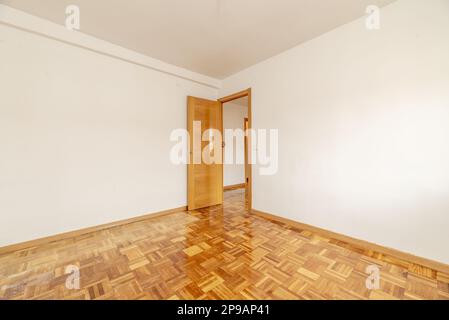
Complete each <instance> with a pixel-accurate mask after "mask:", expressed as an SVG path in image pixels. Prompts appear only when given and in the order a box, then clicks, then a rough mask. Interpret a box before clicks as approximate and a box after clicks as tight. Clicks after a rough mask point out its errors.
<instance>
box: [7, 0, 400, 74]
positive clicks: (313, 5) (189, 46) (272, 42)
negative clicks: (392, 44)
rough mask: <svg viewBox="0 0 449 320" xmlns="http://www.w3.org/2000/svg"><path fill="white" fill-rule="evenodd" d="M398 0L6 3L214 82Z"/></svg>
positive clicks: (47, 0)
mask: <svg viewBox="0 0 449 320" xmlns="http://www.w3.org/2000/svg"><path fill="white" fill-rule="evenodd" d="M393 1H395V0H0V3H2V4H5V5H8V6H11V7H13V8H16V9H19V10H22V11H25V12H28V13H31V14H33V15H36V16H38V17H41V18H45V19H48V20H50V21H53V22H56V23H58V24H64V21H65V17H66V16H65V8H66V6H67V5H69V4H76V5H78V6H79V7H80V9H81V30H80V31H81V32H83V33H86V34H89V35H92V36H95V37H97V38H101V39H103V40H107V41H109V42H112V43H114V44H117V45H121V46H123V47H125V48H128V49H131V50H134V51H137V52H139V53H143V54H146V55H148V56H150V57H153V58H156V59H159V60H162V61H165V62H168V63H170V64H173V65H176V66H180V67H184V68H186V69H189V70H192V71H196V72H199V73H202V74H205V75H208V76H212V77H215V78H219V79H222V78H225V77H227V76H229V75H232V74H234V73H236V72H238V71H240V70H242V69H244V68H247V67H249V66H251V65H253V64H256V63H258V62H260V61H263V60H265V59H267V58H269V57H271V56H273V55H276V54H278V53H281V52H283V51H285V50H287V49H289V48H292V47H294V46H296V45H298V44H300V43H303V42H305V41H307V40H310V39H312V38H314V37H317V36H319V35H321V34H323V33H325V32H327V31H330V30H332V29H334V28H336V27H338V26H340V25H343V24H345V23H348V22H350V21H352V20H355V19H357V18H359V17H362V16H363V15H364V14H365V9H366V7H367V6H368V5H378V6H384V5H386V4H389V3H391V2H393Z"/></svg>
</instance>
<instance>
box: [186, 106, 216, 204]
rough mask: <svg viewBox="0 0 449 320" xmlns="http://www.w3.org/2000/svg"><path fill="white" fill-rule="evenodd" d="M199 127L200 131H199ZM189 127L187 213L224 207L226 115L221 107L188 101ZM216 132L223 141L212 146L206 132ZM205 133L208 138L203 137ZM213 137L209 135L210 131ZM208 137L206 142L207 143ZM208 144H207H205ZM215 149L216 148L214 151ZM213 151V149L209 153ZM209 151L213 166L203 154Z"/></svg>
mask: <svg viewBox="0 0 449 320" xmlns="http://www.w3.org/2000/svg"><path fill="white" fill-rule="evenodd" d="M199 124H200V127H201V129H199ZM187 127H188V131H189V135H190V145H189V153H190V154H189V160H190V161H189V165H188V187H187V194H188V209H189V210H195V209H199V208H204V207H209V206H214V205H217V204H222V203H223V144H222V141H221V137H222V134H223V113H222V104H221V102H218V101H211V100H206V99H201V98H195V97H188V101H187ZM209 129H216V130H218V131H219V132H220V133H221V135H220V141H215V142H216V143H215V144H212V143H211V141H210V140H209V141H208V140H207V137H208V136H209V135H208V134H207V132H206V131H207V130H209ZM205 132H206V135H205V134H204V133H205ZM208 132H209V133H210V131H208ZM204 136H206V139H204V138H205V137H204ZM203 140H205V141H203ZM213 145H215V148H214V147H213ZM209 148H211V149H209ZM205 149H207V150H206V153H208V152H209V154H210V151H211V153H212V154H213V156H214V158H215V160H217V159H218V160H219V161H214V163H207V162H210V161H204V159H203V157H202V154H203V151H204V150H205Z"/></svg>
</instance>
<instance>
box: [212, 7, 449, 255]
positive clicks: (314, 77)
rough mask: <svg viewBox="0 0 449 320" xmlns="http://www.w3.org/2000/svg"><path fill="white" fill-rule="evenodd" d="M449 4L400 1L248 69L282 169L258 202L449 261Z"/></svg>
mask: <svg viewBox="0 0 449 320" xmlns="http://www.w3.org/2000/svg"><path fill="white" fill-rule="evenodd" d="M448 39H449V1H447V0H428V1H422V0H400V1H398V2H396V3H393V4H392V5H390V6H387V7H385V8H384V9H382V11H381V30H379V31H367V29H366V28H365V20H364V19H359V20H357V21H354V22H352V23H349V24H347V25H345V26H343V27H340V28H338V29H336V30H334V31H331V32H329V33H327V34H325V35H323V36H321V37H319V38H317V39H314V40H312V41H310V42H308V43H306V44H303V45H300V46H298V47H295V48H293V49H291V50H289V51H287V52H285V53H283V54H281V55H278V56H276V57H273V58H271V59H269V60H267V61H265V62H263V63H260V64H258V65H256V66H253V67H251V68H249V69H247V70H244V71H242V72H240V73H238V74H236V75H234V76H232V77H230V78H228V79H226V80H225V81H224V83H223V86H224V87H223V89H222V90H221V92H220V96H225V95H226V94H230V93H233V92H237V91H239V90H242V89H245V88H248V87H252V89H253V91H252V92H253V101H252V102H253V126H254V127H255V128H278V129H279V136H280V144H279V149H280V151H279V153H280V158H279V171H278V173H277V174H276V175H274V176H259V175H258V171H257V169H258V167H257V166H255V167H254V170H255V171H254V184H253V185H254V189H253V197H254V199H253V201H254V202H253V206H254V208H255V209H258V210H261V211H265V212H270V213H274V214H277V215H281V216H284V217H286V218H290V219H293V220H297V221H301V222H304V223H308V224H312V225H315V226H319V227H322V228H326V229H329V230H333V231H336V232H340V233H343V234H346V235H350V236H353V237H356V238H359V239H364V240H368V241H371V242H375V243H378V244H381V245H385V246H388V247H392V248H396V249H399V250H402V251H405V252H410V253H414V254H416V255H419V256H423V257H426V258H430V259H435V260H439V261H441V262H445V263H449V250H448V249H447V246H446V244H447V243H449V232H448V228H449V59H448V57H449V41H448Z"/></svg>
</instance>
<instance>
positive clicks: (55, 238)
mask: <svg viewBox="0 0 449 320" xmlns="http://www.w3.org/2000/svg"><path fill="white" fill-rule="evenodd" d="M183 211H187V206H184V207H180V208H175V209H169V210H164V211H160V212H155V213H150V214H146V215H143V216H138V217H134V218H130V219H125V220H120V221H115V222H110V223H106V224H102V225H98V226H94V227H89V228H84V229H79V230H74V231H69V232H64V233H60V234H57V235H53V236H48V237H45V238H40V239H36V240H30V241H26V242H21V243H16V244H12V245H8V246H5V247H1V248H0V254H5V253H9V252H13V251H19V250H23V249H28V248H31V247H36V246H40V245H43V244H46V243H50V242H55V241H59V240H64V239H67V238H72V237H78V236H81V235H85V234H87V233H92V232H96V231H101V230H105V229H110V228H113V227H118V226H122V225H126V224H130V223H134V222H139V221H143V220H147V219H152V218H158V217H162V216H165V215H168V214H172V213H176V212H183Z"/></svg>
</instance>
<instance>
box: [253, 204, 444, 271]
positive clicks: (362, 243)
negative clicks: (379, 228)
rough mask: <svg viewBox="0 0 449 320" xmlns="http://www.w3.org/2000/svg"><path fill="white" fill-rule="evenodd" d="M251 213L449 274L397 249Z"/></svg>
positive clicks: (429, 261)
mask: <svg viewBox="0 0 449 320" xmlns="http://www.w3.org/2000/svg"><path fill="white" fill-rule="evenodd" d="M251 212H252V213H254V214H256V215H258V216H261V217H264V218H266V219H269V220H273V221H277V222H281V223H283V224H286V225H290V226H292V227H295V228H298V229H302V230H308V231H311V232H313V233H316V234H318V235H321V236H324V237H326V238H331V239H336V240H338V241H341V242H343V243H345V244H349V245H351V246H352V247H354V248H357V249H359V250H364V251H368V252H370V253H371V254H374V255H376V254H377V255H378V254H381V255H383V256H385V257H387V258H389V259H388V261H391V260H392V259H391V258H393V260H399V261H398V262H399V263H400V264H403V265H407V264H410V263H412V264H414V265H418V266H422V267H426V268H430V269H433V270H436V271H439V272H443V273H446V274H449V265H447V264H444V263H441V262H438V261H434V260H430V259H426V258H422V257H418V256H415V255H413V254H410V253H405V252H402V251H399V250H396V249H391V248H388V247H384V246H381V245H378V244H375V243H371V242H368V241H365V240H360V239H356V238H352V237H349V236H346V235H344V234H340V233H336V232H333V231H329V230H326V229H321V228H318V227H314V226H311V225H308V224H305V223H301V222H298V221H294V220H290V219H287V218H283V217H279V216H276V215H274V214H271V213H266V212H262V211H258V210H251Z"/></svg>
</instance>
